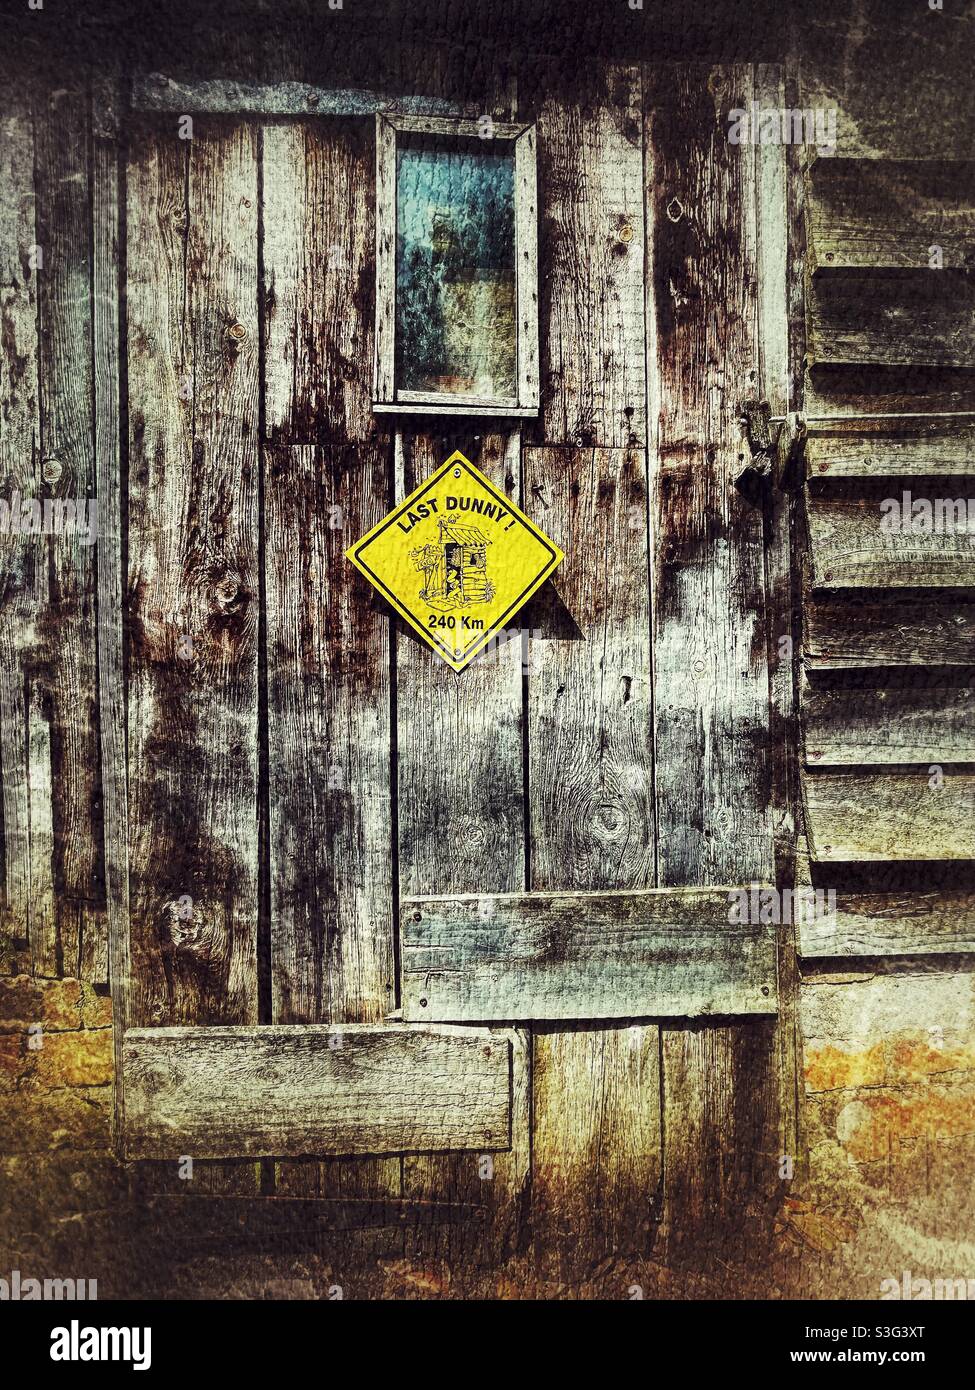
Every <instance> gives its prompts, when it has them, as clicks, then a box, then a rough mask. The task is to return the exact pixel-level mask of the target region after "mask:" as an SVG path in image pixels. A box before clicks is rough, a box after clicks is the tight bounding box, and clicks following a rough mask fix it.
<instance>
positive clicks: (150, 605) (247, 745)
mask: <svg viewBox="0 0 975 1390" xmlns="http://www.w3.org/2000/svg"><path fill="white" fill-rule="evenodd" d="M128 236H129V255H128V287H127V288H128V295H127V300H128V343H129V429H130V455H129V604H130V650H129V729H128V732H129V812H130V814H129V825H130V865H131V923H132V926H131V946H132V966H133V988H132V1002H131V1022H132V1023H133V1024H134V1025H146V1024H177V1023H193V1024H203V1023H252V1022H256V1019H257V908H258V888H257V595H258V576H257V534H258V523H257V495H258V488H257V481H258V480H257V466H258V454H257V443H258V439H257V435H258V362H257V344H258V332H257V142H256V133H255V131H254V129H253V128H252V127H250V126H248V125H243V124H240V125H235V126H232V127H222V128H221V129H219V130H218V129H217V128H216V127H214V128H208V127H206V126H205V124H204V123H203V122H197V127H196V133H195V136H194V139H193V140H192V141H191V142H183V141H181V140H178V139H176V137H175V134H172V135H170V134H152V133H142V134H139V135H137V136H136V137H135V138H133V140H132V141H131V143H130V147H129V164H128Z"/></svg>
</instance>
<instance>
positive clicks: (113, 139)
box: [91, 77, 130, 1137]
mask: <svg viewBox="0 0 975 1390" xmlns="http://www.w3.org/2000/svg"><path fill="white" fill-rule="evenodd" d="M119 100H120V96H119V84H118V80H117V78H114V77H111V78H104V79H100V80H98V81H96V82H95V83H93V85H92V93H91V119H92V189H91V199H92V239H93V245H92V301H93V310H92V312H93V322H92V354H93V362H94V382H95V470H96V487H97V493H98V524H99V525H98V529H99V537H98V699H99V706H98V713H99V727H100V730H101V757H102V761H101V767H102V796H103V803H104V825H105V897H106V906H107V911H108V955H109V960H108V971H109V979H110V983H111V986H112V1017H113V1021H114V1025H115V1033H114V1045H115V1077H116V1081H115V1131H116V1137H118V1135H119V1134H120V1132H121V1127H122V1125H123V1123H124V1096H123V1094H122V1067H121V1050H122V1035H123V1033H124V1031H125V1028H126V1026H127V1024H128V1006H129V984H130V979H129V975H130V962H129V871H128V822H127V815H126V812H127V807H126V772H127V769H126V757H125V677H124V668H123V661H122V602H123V599H122V591H123V582H122V557H123V551H122V458H121V423H120V404H121V402H120V393H121V378H120V367H121V363H120V342H119V332H120V328H121V324H120V315H119V291H120V288H121V281H120V251H121V247H120V233H119V187H118V165H119V147H118V136H119V120H118V106H119Z"/></svg>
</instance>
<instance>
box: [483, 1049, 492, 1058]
mask: <svg viewBox="0 0 975 1390" xmlns="http://www.w3.org/2000/svg"><path fill="white" fill-rule="evenodd" d="M484 1055H485V1057H490V1055H491V1049H490V1048H489V1047H486V1048H485V1049H484Z"/></svg>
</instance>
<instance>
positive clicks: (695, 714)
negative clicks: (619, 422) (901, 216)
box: [644, 65, 779, 1260]
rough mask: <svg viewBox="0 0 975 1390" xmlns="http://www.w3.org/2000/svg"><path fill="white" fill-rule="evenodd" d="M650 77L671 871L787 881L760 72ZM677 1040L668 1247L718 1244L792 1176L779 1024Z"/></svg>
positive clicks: (655, 525)
mask: <svg viewBox="0 0 975 1390" xmlns="http://www.w3.org/2000/svg"><path fill="white" fill-rule="evenodd" d="M644 85H645V90H644V110H645V120H646V143H647V159H646V164H647V169H648V172H650V173H651V174H652V179H653V183H652V187H651V188H650V190H649V193H648V200H649V201H648V208H649V209H652V213H649V212H648V221H649V220H650V217H652V228H653V254H652V267H651V271H650V273H649V274H648V301H647V306H648V320H651V322H652V326H651V328H650V332H649V339H650V343H651V353H652V357H651V364H652V365H651V372H650V376H651V380H652V381H654V390H655V392H656V398H655V399H654V400H652V403H651V418H653V417H654V416H656V417H657V418H659V421H660V435H659V439H658V442H657V448H656V451H655V454H654V455H653V457H654V458H655V462H656V467H655V470H654V473H653V475H652V504H651V532H652V534H653V536H654V557H655V571H654V585H653V592H654V613H653V634H654V668H655V687H654V710H655V714H654V722H655V765H656V796H657V835H658V883H659V884H660V886H662V887H663V886H671V885H705V884H721V883H727V882H729V881H740V880H741V879H742V878H745V879H751V878H754V879H756V880H757V881H763V882H764V881H771V876H772V875H773V874H774V871H775V866H774V862H773V859H774V856H773V824H772V816H771V788H770V766H769V762H768V742H769V736H768V728H769V673H768V645H767V643H768V628H767V613H766V606H765V592H764V581H765V556H764V537H763V524H762V516H761V512H760V511H759V510H758V509H752V508H751V507H750V506H749V504H748V503H747V502H746V501H745V499H744V498H743V497H742V496H741V495H740V494H739V493H738V492H737V491H736V490H735V489H734V488H733V486H732V482H731V480H732V479H733V478H734V477H735V476H737V474H738V472H740V469H741V453H742V449H743V447H746V446H743V444H742V439H741V430H740V426H739V417H740V414H741V405H742V402H743V401H744V400H745V399H747V398H749V397H752V396H754V393H755V382H756V380H757V372H758V365H759V360H760V359H759V332H758V322H757V313H756V296H755V295H754V294H752V293H751V292H750V289H749V287H750V286H753V285H754V282H755V280H756V277H757V273H758V272H757V236H756V225H755V212H756V168H755V158H756V155H755V148H754V147H752V146H746V145H737V146H736V145H732V144H730V143H729V142H728V140H727V112H728V110H730V109H732V108H736V107H742V108H746V109H747V108H748V104H749V102H750V101H751V100H752V98H753V90H754V89H753V85H752V74H751V70H750V69H747V68H720V69H718V68H716V69H710V70H708V69H704V68H701V67H696V66H693V65H679V66H677V67H675V68H672V69H671V68H663V67H659V68H647V69H646V70H645V84H644ZM714 363H720V364H721V379H722V382H723V389H722V390H715V389H713V381H714V378H713V367H712V364H714ZM654 364H655V365H654ZM661 1053H662V1066H663V1126H664V1175H663V1176H664V1184H663V1185H664V1203H665V1212H666V1217H665V1227H666V1234H667V1248H668V1250H669V1252H670V1256H669V1257H670V1258H672V1259H674V1260H680V1259H681V1258H684V1257H687V1258H690V1259H701V1258H705V1256H704V1252H705V1251H707V1252H708V1254H707V1258H708V1259H709V1260H713V1258H714V1255H715V1251H717V1250H720V1249H722V1248H730V1247H731V1246H732V1245H733V1244H734V1242H735V1241H736V1240H740V1239H743V1238H744V1236H743V1233H744V1228H745V1225H746V1216H745V1211H746V1209H747V1208H749V1207H751V1208H752V1209H755V1206H756V1204H758V1203H760V1202H761V1201H762V1200H764V1199H765V1198H766V1197H769V1196H770V1195H771V1194H773V1193H774V1192H775V1190H776V1188H777V1185H778V1178H777V1169H776V1168H775V1166H774V1165H773V1163H772V1160H771V1158H770V1157H768V1155H770V1154H772V1153H773V1152H774V1150H776V1149H777V1148H778V1144H779V1137H778V1129H779V1115H778V1110H779V1047H778V1043H777V1040H776V1035H775V1030H774V1027H773V1026H772V1024H771V1023H770V1022H767V1021H751V1022H747V1021H742V1022H740V1023H738V1024H736V1025H734V1026H731V1025H729V1026H727V1027H705V1028H701V1027H700V1026H694V1027H685V1028H673V1027H667V1028H664V1029H663V1030H662V1038H661ZM735 1098H737V1099H735ZM762 1154H765V1155H766V1157H764V1158H762V1157H760V1155H762Z"/></svg>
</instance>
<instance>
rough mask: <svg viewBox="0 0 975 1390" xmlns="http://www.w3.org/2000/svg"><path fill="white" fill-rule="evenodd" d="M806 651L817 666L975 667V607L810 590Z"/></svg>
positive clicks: (811, 664)
mask: <svg viewBox="0 0 975 1390" xmlns="http://www.w3.org/2000/svg"><path fill="white" fill-rule="evenodd" d="M802 610H803V625H804V628H805V634H804V638H803V653H804V656H805V659H806V661H807V663H808V665H809V668H810V670H813V671H833V670H835V671H843V670H860V669H863V670H869V669H870V668H873V667H884V666H948V667H968V666H975V608H973V606H972V605H971V604H970V603H963V602H960V601H956V600H954V599H940V598H935V597H932V598H931V599H930V600H927V601H926V602H923V603H920V602H913V601H901V600H899V601H898V602H896V603H894V602H891V599H890V597H889V596H885V597H882V598H881V597H878V596H877V595H876V594H874V593H870V594H865V595H864V596H863V598H862V599H858V600H857V601H853V600H852V599H850V598H846V597H843V598H837V597H834V596H832V595H830V594H822V595H815V594H807V595H806V596H805V601H804V603H803V605H802Z"/></svg>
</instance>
